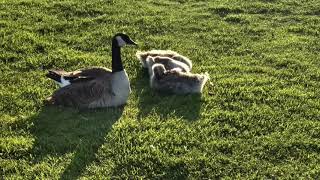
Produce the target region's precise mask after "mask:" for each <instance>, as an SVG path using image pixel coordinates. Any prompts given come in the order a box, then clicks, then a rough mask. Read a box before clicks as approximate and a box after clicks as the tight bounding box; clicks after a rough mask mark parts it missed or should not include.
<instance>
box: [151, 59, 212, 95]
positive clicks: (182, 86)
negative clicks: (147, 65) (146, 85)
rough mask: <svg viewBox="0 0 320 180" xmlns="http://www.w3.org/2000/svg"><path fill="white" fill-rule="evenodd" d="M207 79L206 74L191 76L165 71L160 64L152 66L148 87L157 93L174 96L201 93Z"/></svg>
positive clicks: (189, 74)
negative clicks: (172, 94)
mask: <svg viewBox="0 0 320 180" xmlns="http://www.w3.org/2000/svg"><path fill="white" fill-rule="evenodd" d="M208 79H209V75H208V74H207V73H206V74H191V73H185V72H181V71H179V70H166V69H165V67H164V65H162V64H154V65H153V66H152V75H151V77H150V86H151V88H153V89H156V90H159V91H166V92H171V93H176V94H187V93H201V92H202V89H203V86H204V84H205V83H206V82H207V80H208Z"/></svg>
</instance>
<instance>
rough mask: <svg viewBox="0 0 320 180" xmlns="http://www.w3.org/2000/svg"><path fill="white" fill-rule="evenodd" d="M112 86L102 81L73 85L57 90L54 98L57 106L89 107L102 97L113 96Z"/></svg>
mask: <svg viewBox="0 0 320 180" xmlns="http://www.w3.org/2000/svg"><path fill="white" fill-rule="evenodd" d="M113 95H114V93H113V92H112V89H111V87H110V85H109V84H108V83H107V84H106V83H101V82H100V81H89V82H88V81H87V82H83V81H82V82H81V81H79V83H75V84H71V85H69V86H65V87H63V88H60V89H58V90H56V91H55V92H54V94H53V96H52V98H53V99H54V102H55V104H57V105H63V106H76V107H88V106H89V104H91V103H92V102H94V101H97V100H99V99H100V98H102V97H106V96H110V97H111V96H113Z"/></svg>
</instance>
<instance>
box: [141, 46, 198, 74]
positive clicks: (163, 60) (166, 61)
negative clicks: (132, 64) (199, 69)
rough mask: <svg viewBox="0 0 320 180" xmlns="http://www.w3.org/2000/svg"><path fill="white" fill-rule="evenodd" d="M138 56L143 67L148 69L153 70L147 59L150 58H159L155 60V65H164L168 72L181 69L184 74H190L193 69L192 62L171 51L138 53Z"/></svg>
mask: <svg viewBox="0 0 320 180" xmlns="http://www.w3.org/2000/svg"><path fill="white" fill-rule="evenodd" d="M136 56H137V58H138V59H139V60H140V62H141V64H142V67H144V68H148V69H152V66H149V67H148V64H147V59H148V57H150V56H151V57H157V58H154V61H155V63H160V64H163V65H164V66H165V68H166V69H167V70H170V69H173V68H180V69H181V70H182V71H183V72H190V71H191V69H192V62H191V60H190V59H189V58H187V57H185V56H182V55H180V54H178V53H177V52H175V51H171V50H151V51H137V53H136Z"/></svg>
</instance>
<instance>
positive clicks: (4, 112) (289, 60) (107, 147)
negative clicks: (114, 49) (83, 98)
mask: <svg viewBox="0 0 320 180" xmlns="http://www.w3.org/2000/svg"><path fill="white" fill-rule="evenodd" d="M319 7H320V1H318V0H310V1H300V0H250V1H237V0H229V1H225V0H216V1H205V0H203V1H193V0H180V1H170V0H159V1H149V0H148V1H144V0H141V1H140V0H137V1H130V0H121V1H113V0H92V1H81V0H73V1H45V0H7V1H0V73H1V78H0V128H1V131H0V155H1V156H0V167H1V169H0V177H1V179H2V178H3V179H59V178H62V179H76V178H83V179H85V178H89V179H102V178H132V179H135V178H148V179H185V178H190V179H205V178H211V179H215V178H230V179H235V178H238V179H256V178H258V179H260V178H266V179H275V178H285V179H291V178H293V179H296V178H303V179H304V178H306V179H313V178H314V179H319V178H320V100H319V99H320V90H319V88H320V58H319V57H320V56H319V52H320V17H319V16H320V11H319ZM117 32H125V33H127V34H129V35H130V36H131V37H132V38H133V39H134V40H136V41H137V42H138V43H139V44H140V46H139V47H138V48H132V47H127V48H124V49H123V51H122V57H123V60H124V64H125V68H126V70H127V73H128V74H129V77H130V80H131V88H132V93H131V95H130V98H129V100H128V103H127V105H125V106H124V107H120V108H104V109H97V110H87V111H79V110H76V109H72V108H61V107H60V108H59V107H46V106H45V105H44V104H43V100H44V99H45V98H46V97H47V96H49V95H50V94H51V93H52V92H53V91H54V90H55V89H57V86H56V85H55V84H54V83H53V82H52V81H50V80H48V79H46V78H45V76H44V74H45V73H46V72H47V70H48V69H51V68H63V69H66V70H74V69H78V68H84V67H88V66H106V67H111V37H112V36H113V34H115V33H117ZM149 49H171V50H175V51H177V52H179V53H181V54H183V55H185V56H188V57H189V58H190V59H192V61H193V64H194V68H193V70H192V71H193V72H194V73H201V72H208V73H209V74H210V77H211V79H210V82H208V83H207V84H206V86H205V89H204V92H203V94H202V95H201V96H199V95H187V96H178V95H168V94H161V93H158V92H154V91H152V90H151V89H150V88H149V80H148V73H147V72H146V71H145V70H144V69H142V67H141V65H140V63H139V61H138V60H137V59H136V58H135V55H134V54H135V51H137V50H149Z"/></svg>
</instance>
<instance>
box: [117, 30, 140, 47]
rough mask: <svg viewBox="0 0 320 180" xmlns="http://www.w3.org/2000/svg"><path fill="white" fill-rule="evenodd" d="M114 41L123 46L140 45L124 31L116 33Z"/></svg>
mask: <svg viewBox="0 0 320 180" xmlns="http://www.w3.org/2000/svg"><path fill="white" fill-rule="evenodd" d="M113 41H114V42H115V43H116V45H117V46H118V47H123V46H125V45H136V46H137V45H138V44H137V43H136V42H134V41H133V40H132V39H131V38H130V37H129V36H128V35H126V34H123V33H117V34H116V35H114V37H113Z"/></svg>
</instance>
